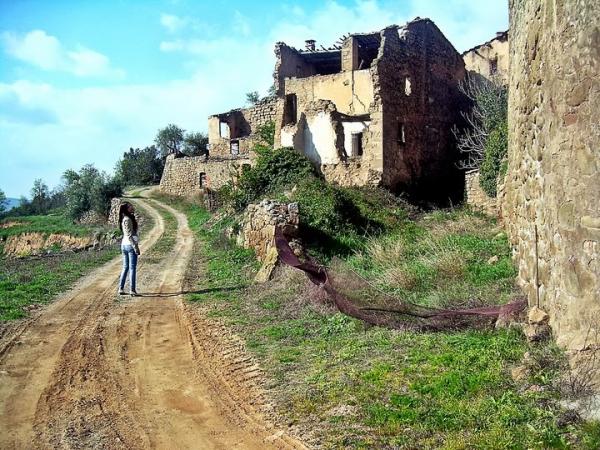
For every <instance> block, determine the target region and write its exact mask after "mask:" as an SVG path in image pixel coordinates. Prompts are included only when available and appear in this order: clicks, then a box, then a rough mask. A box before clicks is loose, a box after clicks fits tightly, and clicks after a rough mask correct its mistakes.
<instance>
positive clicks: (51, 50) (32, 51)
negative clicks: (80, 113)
mask: <svg viewBox="0 0 600 450" xmlns="http://www.w3.org/2000/svg"><path fill="white" fill-rule="evenodd" d="M0 40H1V41H2V44H3V46H4V51H5V52H6V53H7V54H8V55H10V56H12V57H13V58H16V59H18V60H20V61H24V62H26V63H28V64H31V65H33V66H36V67H38V68H40V69H42V70H45V71H60V72H68V73H71V74H73V75H76V76H79V77H109V78H123V77H124V76H125V72H124V71H123V70H121V69H115V68H113V67H112V66H111V64H110V60H109V59H108V57H106V56H105V55H103V54H102V53H98V52H96V51H94V50H90V49H88V48H86V47H83V46H81V45H79V46H78V47H77V48H76V49H74V50H66V49H65V48H64V47H63V45H62V44H61V43H60V41H59V40H58V39H57V38H56V37H54V36H51V35H49V34H47V33H46V32H45V31H43V30H33V31H30V32H29V33H26V34H24V35H19V34H16V33H12V32H8V31H6V32H4V33H2V35H1V36H0Z"/></svg>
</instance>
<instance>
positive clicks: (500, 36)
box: [460, 30, 509, 56]
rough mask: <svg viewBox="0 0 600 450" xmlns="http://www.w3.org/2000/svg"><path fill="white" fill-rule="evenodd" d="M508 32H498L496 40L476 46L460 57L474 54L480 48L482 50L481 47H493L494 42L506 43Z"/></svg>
mask: <svg viewBox="0 0 600 450" xmlns="http://www.w3.org/2000/svg"><path fill="white" fill-rule="evenodd" d="M508 32H509V30H506V31H498V32H496V37H495V38H492V39H490V40H489V41H485V42H484V43H483V44H479V45H476V46H475V47H472V48H470V49H469V50H465V51H464V52H462V53H461V54H460V56H465V55H466V54H467V53H469V52H472V51H474V50H477V49H479V48H481V47H486V46H489V45H491V44H492V42H494V41H500V42H504V41H506V40H507V39H508Z"/></svg>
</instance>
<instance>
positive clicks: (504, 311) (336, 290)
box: [275, 228, 527, 330]
mask: <svg viewBox="0 0 600 450" xmlns="http://www.w3.org/2000/svg"><path fill="white" fill-rule="evenodd" d="M275 246H276V247H277V251H278V253H279V258H280V260H281V262H283V263H284V264H287V265H289V266H292V267H295V268H296V269H299V270H302V271H303V272H304V273H305V274H306V276H307V277H308V279H309V280H310V281H311V282H312V283H314V284H316V285H317V286H320V287H321V288H322V289H323V290H324V291H325V292H327V294H328V295H329V297H330V298H331V300H332V301H333V303H334V304H335V306H336V307H337V309H338V310H339V311H340V312H342V313H344V314H347V315H349V316H351V317H355V318H357V319H360V320H363V321H365V322H367V323H369V324H372V325H378V326H383V327H388V328H396V329H419V330H444V329H452V328H463V327H467V326H483V325H488V324H491V323H494V322H495V321H496V320H497V319H498V318H499V317H505V318H506V317H511V316H516V315H517V314H518V313H519V312H520V311H522V310H523V309H524V308H525V306H526V305H527V304H526V301H525V300H524V299H519V300H516V301H514V302H511V303H507V304H506V305H498V306H485V307H480V308H467V309H444V308H429V307H425V306H421V305H417V304H414V303H410V302H406V301H404V300H402V299H398V298H395V297H392V296H390V295H388V294H386V293H385V292H382V291H381V290H379V289H377V288H376V287H374V286H372V285H371V284H369V282H368V281H366V280H365V279H364V278H362V277H360V276H359V275H358V274H356V273H355V272H349V271H348V270H347V269H346V268H344V267H343V266H342V263H341V261H339V260H334V261H333V263H332V266H331V267H330V269H329V270H327V269H325V267H323V266H321V265H319V264H318V263H316V262H315V261H313V260H312V259H310V258H309V259H307V260H306V261H301V260H300V259H299V258H298V257H297V256H296V255H295V254H294V252H293V251H292V249H291V248H290V246H289V243H288V240H287V238H286V237H285V236H284V235H283V233H282V232H281V230H280V229H279V228H278V229H276V231H275Z"/></svg>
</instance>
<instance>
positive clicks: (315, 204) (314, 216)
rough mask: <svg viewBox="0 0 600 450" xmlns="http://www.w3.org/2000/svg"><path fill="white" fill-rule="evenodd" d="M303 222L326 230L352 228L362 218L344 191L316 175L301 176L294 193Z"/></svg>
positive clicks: (313, 227)
mask: <svg viewBox="0 0 600 450" xmlns="http://www.w3.org/2000/svg"><path fill="white" fill-rule="evenodd" d="M294 200H296V201H297V202H298V206H299V208H300V221H301V223H302V224H303V225H305V226H308V227H310V228H312V229H315V230H319V231H321V232H325V233H327V234H337V233H340V232H345V231H356V228H357V227H358V228H360V225H362V224H363V222H364V219H363V218H362V215H361V214H360V211H359V210H358V208H357V207H356V205H355V204H354V203H353V202H352V200H351V199H350V197H349V196H348V195H346V193H345V192H344V191H343V190H341V189H340V188H337V187H335V186H331V185H329V184H327V183H325V182H324V181H322V180H320V179H318V178H309V179H306V180H303V181H302V182H301V183H300V184H299V185H298V188H297V190H296V192H295V193H294Z"/></svg>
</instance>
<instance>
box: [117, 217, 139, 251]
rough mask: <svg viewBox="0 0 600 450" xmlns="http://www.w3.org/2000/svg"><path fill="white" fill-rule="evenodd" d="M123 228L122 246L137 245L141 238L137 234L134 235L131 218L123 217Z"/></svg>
mask: <svg viewBox="0 0 600 450" xmlns="http://www.w3.org/2000/svg"><path fill="white" fill-rule="evenodd" d="M121 227H122V228H123V239H122V240H121V245H133V244H134V243H136V244H137V243H138V241H139V238H138V236H137V234H134V233H133V223H132V222H131V219H130V218H129V217H127V216H125V217H123V222H122V223H121Z"/></svg>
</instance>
